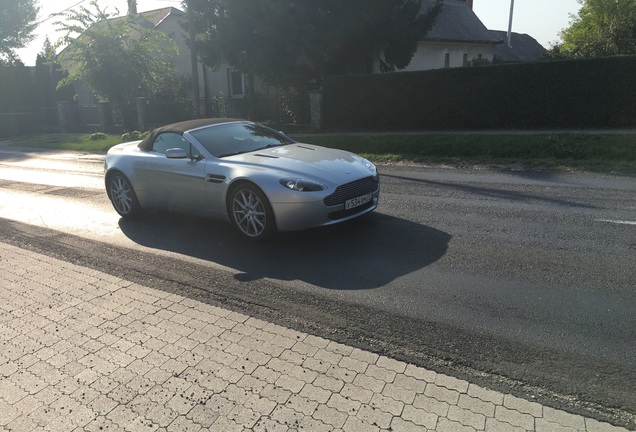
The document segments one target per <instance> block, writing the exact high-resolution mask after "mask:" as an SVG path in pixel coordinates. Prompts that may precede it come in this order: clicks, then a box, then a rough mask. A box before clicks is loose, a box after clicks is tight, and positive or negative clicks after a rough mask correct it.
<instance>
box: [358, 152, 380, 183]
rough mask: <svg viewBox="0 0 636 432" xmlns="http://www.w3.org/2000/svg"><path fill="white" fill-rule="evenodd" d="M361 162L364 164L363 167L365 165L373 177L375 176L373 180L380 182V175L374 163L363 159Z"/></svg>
mask: <svg viewBox="0 0 636 432" xmlns="http://www.w3.org/2000/svg"><path fill="white" fill-rule="evenodd" d="M360 162H362V165H364V166H365V167H366V168H367V169H368V170H369V171H371V175H372V176H373V178H374V179H375V180H376V181H378V180H380V175H379V174H378V169H377V168H376V167H375V165H374V164H373V162H371V161H369V160H368V159H365V158H363V157H361V158H360Z"/></svg>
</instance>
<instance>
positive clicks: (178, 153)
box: [166, 148, 188, 159]
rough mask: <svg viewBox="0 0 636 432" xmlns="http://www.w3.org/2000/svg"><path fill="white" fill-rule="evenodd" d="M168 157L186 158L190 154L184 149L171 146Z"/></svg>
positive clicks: (167, 152)
mask: <svg viewBox="0 0 636 432" xmlns="http://www.w3.org/2000/svg"><path fill="white" fill-rule="evenodd" d="M166 157H167V158H168V159H186V158H187V157H188V154H187V153H186V152H185V150H184V149H180V148H171V149H168V150H166Z"/></svg>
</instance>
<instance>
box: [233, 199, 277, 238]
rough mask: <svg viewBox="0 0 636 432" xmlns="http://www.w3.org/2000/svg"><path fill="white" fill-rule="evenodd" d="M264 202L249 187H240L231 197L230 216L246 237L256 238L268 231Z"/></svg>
mask: <svg viewBox="0 0 636 432" xmlns="http://www.w3.org/2000/svg"><path fill="white" fill-rule="evenodd" d="M267 213H268V212H267V209H266V204H265V203H264V202H263V200H261V197H260V196H259V195H258V193H257V192H256V191H254V190H252V189H251V188H241V189H239V190H237V191H236V192H235V193H234V195H233V197H232V216H233V218H234V222H235V223H236V226H237V227H238V229H239V230H240V231H241V232H242V233H243V234H245V235H246V236H248V237H252V238H256V237H260V236H262V235H263V234H264V233H265V232H266V231H268V229H269V227H268V225H267V224H268V223H269V221H268V215H267Z"/></svg>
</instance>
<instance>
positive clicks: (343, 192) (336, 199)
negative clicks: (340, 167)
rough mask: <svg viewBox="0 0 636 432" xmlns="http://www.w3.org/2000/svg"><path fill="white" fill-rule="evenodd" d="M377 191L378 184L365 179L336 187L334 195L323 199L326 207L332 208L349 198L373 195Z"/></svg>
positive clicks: (367, 178)
mask: <svg viewBox="0 0 636 432" xmlns="http://www.w3.org/2000/svg"><path fill="white" fill-rule="evenodd" d="M377 190H378V182H377V181H376V180H374V179H373V177H366V178H363V179H360V180H356V181H354V182H351V183H347V184H345V185H342V186H338V188H336V191H335V192H334V193H332V194H331V195H329V196H328V197H327V198H325V200H324V202H325V205H326V206H334V205H337V204H342V203H344V202H345V201H347V200H349V199H351V198H357V197H359V196H362V195H366V194H368V193H374V192H376V191H377Z"/></svg>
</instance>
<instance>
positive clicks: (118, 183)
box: [107, 172, 141, 219]
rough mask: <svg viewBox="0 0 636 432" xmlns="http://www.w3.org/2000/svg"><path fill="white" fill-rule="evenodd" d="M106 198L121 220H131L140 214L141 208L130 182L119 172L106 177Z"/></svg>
mask: <svg viewBox="0 0 636 432" xmlns="http://www.w3.org/2000/svg"><path fill="white" fill-rule="evenodd" d="M107 187H108V197H109V198H110V202H111V203H112V204H113V207H114V208H115V211H116V212H117V213H119V215H120V216H121V217H123V218H127V219H129V218H133V217H135V216H138V215H139V213H141V206H140V205H139V201H138V200H137V195H136V194H135V190H134V189H133V187H132V185H131V184H130V181H129V180H128V179H127V178H126V176H125V175H123V174H122V173H120V172H114V173H112V174H110V175H109V176H108V181H107Z"/></svg>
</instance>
